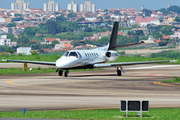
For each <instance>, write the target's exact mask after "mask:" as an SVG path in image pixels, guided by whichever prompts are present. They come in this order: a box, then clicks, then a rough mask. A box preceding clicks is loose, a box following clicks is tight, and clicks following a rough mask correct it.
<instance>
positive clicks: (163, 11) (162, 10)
mask: <svg viewBox="0 0 180 120" xmlns="http://www.w3.org/2000/svg"><path fill="white" fill-rule="evenodd" d="M157 11H160V12H162V13H163V14H164V15H168V14H169V11H168V10H167V9H165V8H161V9H160V10H157Z"/></svg>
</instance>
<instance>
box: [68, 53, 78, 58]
mask: <svg viewBox="0 0 180 120" xmlns="http://www.w3.org/2000/svg"><path fill="white" fill-rule="evenodd" d="M69 57H76V58H78V55H77V53H76V52H70V53H69Z"/></svg>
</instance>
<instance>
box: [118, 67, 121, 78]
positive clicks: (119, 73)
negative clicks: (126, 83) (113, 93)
mask: <svg viewBox="0 0 180 120" xmlns="http://www.w3.org/2000/svg"><path fill="white" fill-rule="evenodd" d="M117 76H122V72H121V69H120V67H117Z"/></svg>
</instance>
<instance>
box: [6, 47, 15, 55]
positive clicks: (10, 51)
mask: <svg viewBox="0 0 180 120" xmlns="http://www.w3.org/2000/svg"><path fill="white" fill-rule="evenodd" d="M6 52H8V53H11V54H13V53H14V51H13V50H12V49H11V47H8V48H7V49H6Z"/></svg>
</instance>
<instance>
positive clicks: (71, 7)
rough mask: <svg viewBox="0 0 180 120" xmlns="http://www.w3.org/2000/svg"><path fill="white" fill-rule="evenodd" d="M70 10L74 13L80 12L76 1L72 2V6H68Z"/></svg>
mask: <svg viewBox="0 0 180 120" xmlns="http://www.w3.org/2000/svg"><path fill="white" fill-rule="evenodd" d="M67 9H68V10H71V11H73V12H78V4H77V3H75V1H72V2H71V4H68V8H67Z"/></svg>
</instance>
